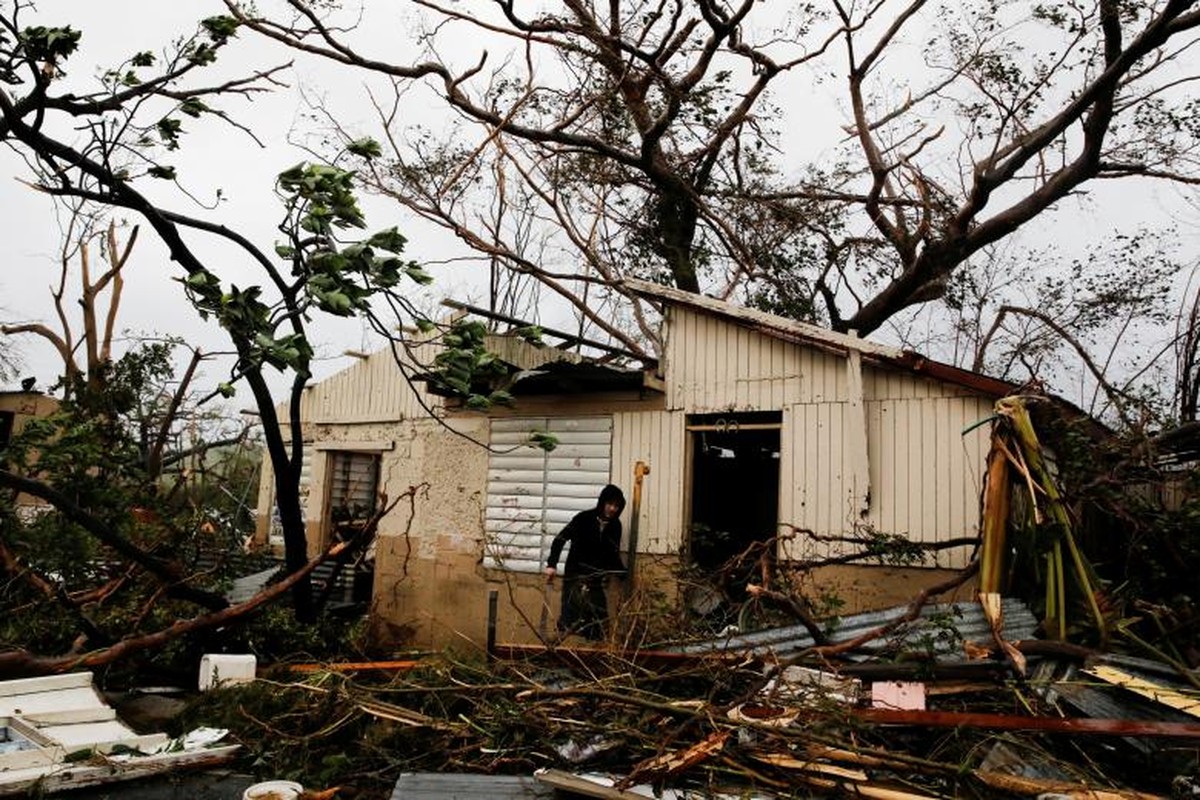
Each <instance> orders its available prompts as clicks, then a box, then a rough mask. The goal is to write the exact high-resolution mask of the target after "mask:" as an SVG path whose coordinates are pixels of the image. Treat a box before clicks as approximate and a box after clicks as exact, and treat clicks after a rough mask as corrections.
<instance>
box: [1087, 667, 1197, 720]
mask: <svg viewBox="0 0 1200 800" xmlns="http://www.w3.org/2000/svg"><path fill="white" fill-rule="evenodd" d="M1080 671H1081V672H1082V673H1083V674H1085V675H1091V676H1092V677H1094V678H1099V679H1100V680H1102V681H1104V682H1105V683H1111V684H1113V685H1114V686H1120V687H1121V688H1122V689H1126V690H1128V691H1131V692H1134V693H1135V694H1139V695H1141V696H1142V697H1145V698H1148V699H1150V700H1153V701H1154V702H1156V703H1161V704H1163V705H1164V706H1169V707H1171V708H1173V709H1175V710H1176V711H1182V712H1183V713H1184V714H1188V715H1190V716H1193V717H1200V697H1197V696H1196V694H1195V692H1192V693H1190V694H1189V693H1186V692H1182V691H1179V690H1178V689H1173V688H1171V687H1169V686H1163V685H1162V684H1158V683H1155V682H1154V681H1152V680H1149V679H1147V678H1139V677H1138V676H1136V675H1133V674H1131V673H1128V672H1126V671H1124V670H1121V669H1117V668H1116V667H1110V666H1108V665H1107V664H1097V665H1096V666H1094V667H1090V668H1087V669H1083V670H1080Z"/></svg>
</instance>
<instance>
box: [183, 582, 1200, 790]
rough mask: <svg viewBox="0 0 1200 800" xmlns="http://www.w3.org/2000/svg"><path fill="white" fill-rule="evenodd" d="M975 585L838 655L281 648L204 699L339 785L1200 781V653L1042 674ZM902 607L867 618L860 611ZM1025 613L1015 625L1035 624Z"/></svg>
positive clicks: (936, 785) (279, 765)
mask: <svg viewBox="0 0 1200 800" xmlns="http://www.w3.org/2000/svg"><path fill="white" fill-rule="evenodd" d="M970 605H971V604H962V607H960V608H958V609H957V611H955V610H951V609H946V608H943V609H940V612H941V613H938V614H934V615H932V616H931V615H929V614H926V615H916V618H915V619H912V620H909V621H908V622H906V623H904V624H901V625H893V626H892V627H891V628H889V630H888V633H887V636H886V639H887V640H888V641H889V642H890V643H891V646H890V647H889V648H886V649H885V650H881V648H880V647H879V645H880V639H872V640H871V642H870V644H864V646H862V647H856V648H853V649H850V650H847V651H845V652H841V653H838V654H837V655H836V656H834V657H829V656H827V655H822V654H821V651H820V648H812V647H810V648H808V649H804V648H794V647H787V648H785V652H786V656H781V655H779V654H778V653H776V652H774V651H772V650H770V649H769V648H765V649H764V648H761V647H758V646H752V642H745V641H739V642H737V644H738V647H730V646H728V644H730V642H728V641H727V642H726V645H727V646H724V647H717V646H715V643H706V644H707V646H703V647H691V648H687V649H686V652H685V651H683V650H681V649H678V648H677V649H676V650H674V651H669V650H664V649H658V650H653V651H651V650H643V651H637V652H615V651H613V650H609V649H605V648H585V647H552V648H546V649H544V650H540V651H537V652H536V653H531V652H530V651H528V650H521V649H519V648H512V649H511V652H510V651H509V650H506V649H505V648H502V647H501V648H497V655H500V656H503V655H505V654H506V653H507V654H510V655H511V653H515V652H520V653H522V657H521V658H494V659H493V660H491V661H490V662H489V663H476V664H469V663H464V662H460V661H451V660H448V659H447V658H446V657H445V656H440V657H437V658H427V659H421V660H416V661H414V662H404V663H398V664H392V665H384V668H382V669H372V668H371V667H372V665H370V664H362V665H357V669H353V670H351V669H343V668H337V667H336V665H331V668H330V669H328V670H320V669H318V670H312V669H306V670H303V671H301V670H297V671H294V672H288V671H286V668H281V669H280V671H278V672H277V673H275V674H274V675H273V676H272V677H260V679H259V680H258V681H256V682H255V683H254V684H250V685H247V686H238V687H233V688H229V689H225V690H222V691H220V692H216V693H212V694H211V695H209V696H207V697H206V700H205V704H204V705H203V706H202V707H197V708H195V709H193V710H192V713H202V714H203V715H204V718H205V719H206V721H207V722H208V723H209V724H221V725H227V726H228V727H230V728H232V729H234V730H235V731H237V732H238V733H237V736H238V739H239V741H240V742H241V744H243V745H244V746H245V747H246V748H248V749H249V750H250V751H251V752H252V753H253V754H254V757H255V758H256V759H257V760H258V762H259V763H270V764H272V765H273V767H274V768H275V770H276V774H277V775H278V776H279V777H292V778H295V779H297V780H300V781H301V782H302V783H304V784H305V785H306V786H322V785H330V784H332V783H333V782H334V781H338V782H341V783H345V780H344V776H345V775H346V774H353V775H355V776H356V777H357V783H356V785H347V786H345V787H344V788H343V791H342V793H340V794H339V795H338V796H339V797H352V796H356V795H357V796H362V797H368V796H379V797H386V796H389V794H388V793H389V791H390V787H391V786H393V785H394V784H395V782H396V781H397V779H398V778H399V776H401V775H409V776H412V775H416V774H430V773H438V774H443V775H445V774H453V773H471V774H476V775H494V776H501V775H504V776H523V777H525V778H529V777H532V778H534V779H536V780H537V781H540V782H542V783H543V784H545V785H549V786H552V787H555V788H558V789H562V790H568V791H571V792H574V793H581V794H586V795H590V796H598V797H622V796H653V795H656V794H658V795H661V796H693V797H696V796H724V795H728V796H734V797H746V796H763V797H768V796H791V795H794V794H795V793H798V792H799V793H804V794H809V793H812V794H833V795H837V794H844V793H849V794H856V795H860V796H866V797H878V798H891V799H894V800H900V798H919V797H972V796H974V797H996V796H1011V797H1021V796H1029V797H1033V796H1041V795H1048V794H1053V795H1065V796H1072V797H1092V798H1144V797H1150V796H1167V795H1170V794H1171V793H1172V792H1175V793H1176V794H1178V793H1179V792H1181V791H1184V790H1185V789H1186V787H1189V786H1193V785H1196V782H1197V775H1198V767H1197V753H1198V752H1200V719H1198V718H1197V717H1198V716H1200V690H1198V688H1197V681H1198V678H1197V676H1196V675H1195V674H1194V673H1186V674H1183V675H1181V674H1179V673H1178V672H1177V671H1176V670H1173V669H1172V668H1170V667H1169V666H1167V665H1165V664H1162V663H1159V662H1153V661H1146V660H1142V659H1132V658H1128V657H1119V656H1115V655H1107V654H1102V653H1097V652H1092V653H1087V652H1085V651H1083V650H1081V649H1077V650H1076V651H1070V652H1071V653H1073V654H1074V655H1075V656H1077V657H1067V656H1065V655H1062V654H1056V655H1055V656H1053V657H1045V656H1041V655H1038V654H1036V653H1034V654H1031V655H1029V656H1028V658H1027V660H1026V661H1025V666H1026V667H1027V673H1026V674H1025V675H1021V674H1020V673H1019V672H1018V671H1017V670H1016V669H1015V668H1014V667H1013V665H1012V664H1011V663H1010V661H1009V660H1008V659H1007V657H1006V655H1005V651H1004V649H1003V648H1001V647H998V646H996V644H995V643H994V642H988V641H986V639H982V638H981V639H978V640H977V639H973V638H966V637H964V636H963V635H962V632H961V631H960V630H959V629H958V628H957V627H956V623H961V624H962V627H963V630H966V631H972V632H975V633H979V632H986V633H987V634H988V635H990V631H988V628H987V626H986V625H984V626H980V625H978V624H977V623H978V622H979V620H980V619H981V618H982V617H981V614H982V612H981V611H980V609H979V608H978V606H976V607H975V608H974V609H971V608H969V606H970ZM901 612H903V609H899V610H896V611H895V612H880V613H876V614H874V615H867V616H864V617H861V618H848V619H847V620H845V630H847V631H856V630H857V631H864V630H867V629H868V626H869V624H875V625H880V624H883V625H888V624H890V623H889V622H888V621H889V620H891V621H892V622H893V623H894V621H895V620H896V619H898V618H899V617H900V616H901ZM1013 617H1014V618H1015V619H1016V620H1017V622H1016V623H1015V625H1014V626H1013V627H1010V628H1005V630H1015V631H1018V632H1020V631H1023V630H1024V627H1023V623H1022V621H1021V620H1022V615H1021V614H1020V613H1019V610H1018V611H1017V612H1016V613H1014V614H1013ZM931 619H933V620H935V621H936V626H937V628H938V631H939V636H937V637H933V638H931V637H930V635H929V632H930V625H931V624H934V623H931V622H930V620H931ZM977 629H978V630H977ZM876 630H878V628H876ZM775 635H777V636H779V637H782V638H780V639H779V640H780V641H790V640H788V639H787V637H786V636H783V634H782V633H781V632H775ZM765 636H766V634H764V637H765ZM955 642H956V643H957V644H956V646H952V643H955ZM935 643H936V644H935ZM1009 644H1010V645H1012V646H1014V647H1016V648H1018V649H1020V648H1022V647H1024V646H1025V644H1026V643H1025V642H1023V641H1022V640H1016V641H1014V642H1010V643H1009ZM1026 649H1031V650H1036V649H1037V648H1036V647H1030V648H1026ZM881 653H883V654H882V655H881ZM506 785H507V784H506ZM514 785H520V786H525V785H526V784H525V783H520V784H514ZM666 790H671V791H672V792H675V793H676V794H674V795H669V794H663V792H664V791H666ZM680 793H682V794H680ZM688 793H690V794H688ZM527 796H530V797H533V796H536V795H535V794H534V793H532V790H531V792H530V793H529V794H528V795H527Z"/></svg>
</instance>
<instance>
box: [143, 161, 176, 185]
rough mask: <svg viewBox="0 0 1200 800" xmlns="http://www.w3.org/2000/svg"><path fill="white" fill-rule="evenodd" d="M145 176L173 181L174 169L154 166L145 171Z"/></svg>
mask: <svg viewBox="0 0 1200 800" xmlns="http://www.w3.org/2000/svg"><path fill="white" fill-rule="evenodd" d="M146 174H147V175H149V176H150V177H151V178H162V179H163V180H167V181H173V180H175V168H174V167H164V166H158V165H155V166H153V167H151V168H150V169H148V170H146Z"/></svg>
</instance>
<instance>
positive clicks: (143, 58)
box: [129, 50, 154, 67]
mask: <svg viewBox="0 0 1200 800" xmlns="http://www.w3.org/2000/svg"><path fill="white" fill-rule="evenodd" d="M129 63H130V64H131V65H133V66H135V67H153V66H154V53H151V52H150V51H149V50H143V51H142V52H140V53H135V54H134V56H133V58H131V59H129Z"/></svg>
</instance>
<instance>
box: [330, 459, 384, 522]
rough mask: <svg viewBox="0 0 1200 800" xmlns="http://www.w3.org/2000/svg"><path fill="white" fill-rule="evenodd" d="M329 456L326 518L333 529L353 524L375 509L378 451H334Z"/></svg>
mask: <svg viewBox="0 0 1200 800" xmlns="http://www.w3.org/2000/svg"><path fill="white" fill-rule="evenodd" d="M329 456H330V463H329V521H330V522H331V523H332V524H333V529H334V530H335V531H337V530H339V529H341V528H346V527H350V528H353V527H355V526H357V525H360V524H361V523H363V522H364V521H366V520H368V519H370V517H371V515H372V514H374V513H375V504H376V498H377V496H378V489H379V454H378V453H361V452H352V451H334V452H332V453H330V454H329Z"/></svg>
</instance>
